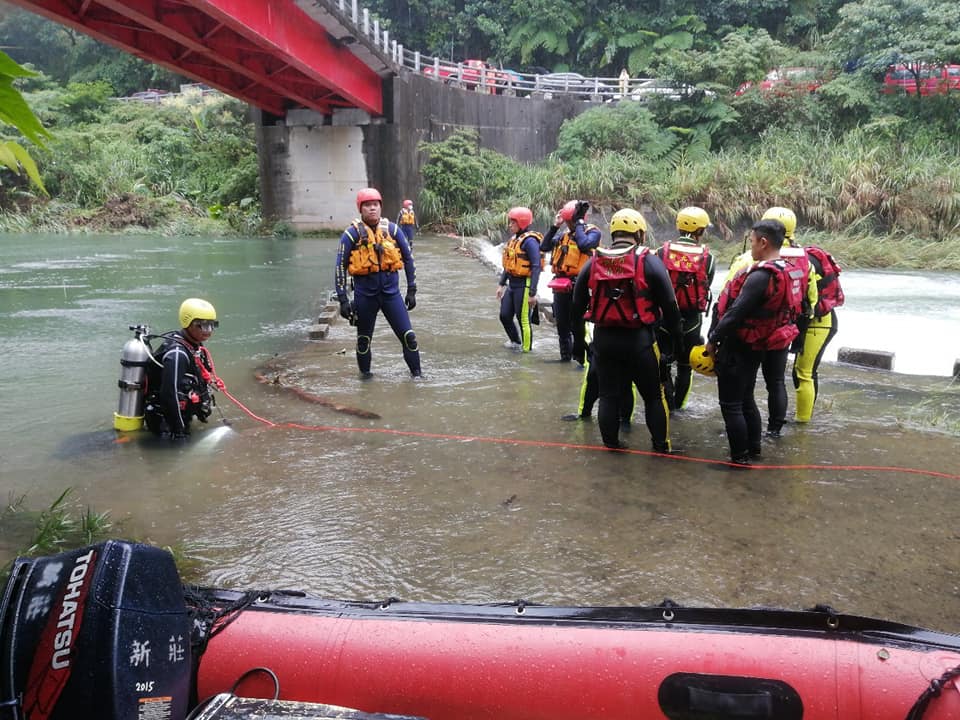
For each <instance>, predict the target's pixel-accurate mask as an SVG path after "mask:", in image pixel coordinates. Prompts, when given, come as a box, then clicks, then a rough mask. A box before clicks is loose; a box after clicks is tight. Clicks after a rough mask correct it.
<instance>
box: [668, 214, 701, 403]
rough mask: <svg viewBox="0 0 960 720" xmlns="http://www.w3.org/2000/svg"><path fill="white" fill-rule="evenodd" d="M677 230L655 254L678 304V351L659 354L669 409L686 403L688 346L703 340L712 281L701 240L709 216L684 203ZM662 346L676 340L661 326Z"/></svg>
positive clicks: (689, 375)
mask: <svg viewBox="0 0 960 720" xmlns="http://www.w3.org/2000/svg"><path fill="white" fill-rule="evenodd" d="M676 224H677V230H678V231H680V233H682V234H681V235H680V237H679V238H678V239H676V240H672V241H669V242H665V243H664V244H663V245H662V246H661V247H660V249H659V250H657V256H658V257H659V258H660V259H661V260H662V261H663V264H664V266H666V268H667V272H668V273H669V274H670V282H671V283H673V290H674V293H675V294H676V296H677V304H678V305H679V307H680V326H681V332H682V333H683V336H682V338H681V342H680V343H679V345H680V354H679V355H677V356H670V355H669V354H667V353H666V352H663V353H661V355H660V381H661V382H662V383H663V391H664V394H665V395H666V398H667V406H668V407H669V408H670V409H671V410H679V409H681V408H683V407H684V406H685V405H686V404H687V396H688V395H689V394H690V386H691V385H692V384H693V371H692V370H691V369H690V350H691V348H693V346H694V345H699V344H701V343H702V342H703V339H702V327H703V313H704V312H706V311H707V307H708V306H709V305H710V299H711V298H710V285H711V283H713V274H714V270H715V268H714V258H713V255H712V254H711V253H710V248H708V247H707V246H706V245H704V244H703V235H704V233H705V232H706V230H707V228H708V227H710V216H709V215H708V214H707V211H706V210H704V209H703V208H699V207H694V206H691V207H685V208H683V209H682V210H681V211H680V212H678V213H677V223H676ZM657 333H658V339H659V345H660V347H661V348H664V349H669V348H672V347H674V345H676V344H677V343H675V342H674V338H670V337H668V336H667V333H666V331H665V330H664V329H662V328H661V329H659V330H658V331H657ZM674 363H675V364H676V366H677V379H676V382H674V380H673V365H674Z"/></svg>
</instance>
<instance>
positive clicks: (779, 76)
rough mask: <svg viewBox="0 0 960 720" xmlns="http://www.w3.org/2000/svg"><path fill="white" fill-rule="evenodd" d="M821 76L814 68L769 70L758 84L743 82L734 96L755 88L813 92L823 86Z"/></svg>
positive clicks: (784, 91)
mask: <svg viewBox="0 0 960 720" xmlns="http://www.w3.org/2000/svg"><path fill="white" fill-rule="evenodd" d="M823 80H824V78H823V74H822V73H821V71H820V70H819V69H818V68H814V67H782V68H775V69H773V70H770V71H769V72H768V73H767V74H766V76H764V78H763V80H761V81H760V82H759V83H753V82H745V83H743V84H742V85H741V86H740V87H738V88H737V91H736V92H735V93H734V95H737V96H739V95H743V94H744V93H745V92H747V91H748V90H752V89H753V88H754V87H756V89H757V90H759V91H760V92H764V93H767V92H773V93H780V94H784V95H787V94H791V93H797V92H813V91H814V90H816V89H817V88H818V87H820V86H821V85H823Z"/></svg>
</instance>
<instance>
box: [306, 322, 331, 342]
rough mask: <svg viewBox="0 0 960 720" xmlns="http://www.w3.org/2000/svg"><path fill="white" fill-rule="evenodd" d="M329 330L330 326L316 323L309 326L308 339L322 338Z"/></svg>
mask: <svg viewBox="0 0 960 720" xmlns="http://www.w3.org/2000/svg"><path fill="white" fill-rule="evenodd" d="M328 332H330V326H329V325H327V324H326V323H317V324H316V325H311V326H310V330H309V333H310V339H311V340H322V339H323V338H325V337H326V336H327V333H328Z"/></svg>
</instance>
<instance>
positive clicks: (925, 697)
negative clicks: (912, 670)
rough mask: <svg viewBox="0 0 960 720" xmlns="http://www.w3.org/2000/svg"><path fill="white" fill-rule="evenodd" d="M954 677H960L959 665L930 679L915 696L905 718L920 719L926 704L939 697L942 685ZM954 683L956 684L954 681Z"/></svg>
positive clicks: (908, 719)
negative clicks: (926, 685)
mask: <svg viewBox="0 0 960 720" xmlns="http://www.w3.org/2000/svg"><path fill="white" fill-rule="evenodd" d="M956 677H960V665H957V666H956V667H955V668H953V669H952V670H947V671H946V672H945V673H943V675H941V676H940V677H938V678H936V679H934V680H931V681H930V685H929V686H928V687H927V689H926V690H924V691H923V693H921V695H920V697H918V698H917V701H916V702H915V703H914V704H913V707H912V708H910V712H909V713H907V718H906V720H920V718H922V717H923V716H924V714H925V713H926V712H927V706H928V705H929V704H930V701H931V700H933V698H935V697H940V692H941V691H942V690H943V687H944V685H946V684H947V683H948V682H950V681H951V680H953V679H954V678H956ZM954 685H956V683H954ZM958 690H960V688H958Z"/></svg>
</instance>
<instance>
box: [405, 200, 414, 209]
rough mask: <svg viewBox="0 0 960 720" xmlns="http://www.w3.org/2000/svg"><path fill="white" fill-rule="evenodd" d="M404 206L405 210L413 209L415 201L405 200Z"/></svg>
mask: <svg viewBox="0 0 960 720" xmlns="http://www.w3.org/2000/svg"><path fill="white" fill-rule="evenodd" d="M403 206H404V207H405V208H412V207H413V200H404V201H403Z"/></svg>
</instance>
